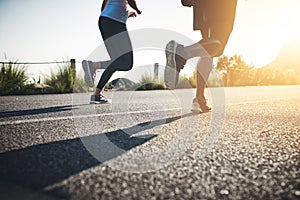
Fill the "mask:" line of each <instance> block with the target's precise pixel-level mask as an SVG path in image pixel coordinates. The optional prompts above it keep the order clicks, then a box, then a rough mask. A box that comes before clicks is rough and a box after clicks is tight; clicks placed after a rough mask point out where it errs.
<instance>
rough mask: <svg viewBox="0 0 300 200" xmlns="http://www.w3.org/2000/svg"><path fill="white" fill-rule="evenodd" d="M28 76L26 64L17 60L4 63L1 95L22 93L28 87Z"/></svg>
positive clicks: (1, 74)
mask: <svg viewBox="0 0 300 200" xmlns="http://www.w3.org/2000/svg"><path fill="white" fill-rule="evenodd" d="M27 81H28V76H27V75H26V66H25V65H22V66H21V65H19V64H17V63H16V62H9V63H8V64H2V66H1V69H0V95H12V94H22V93H24V89H25V87H26V82H27Z"/></svg>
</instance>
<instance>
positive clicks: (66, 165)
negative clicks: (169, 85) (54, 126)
mask: <svg viewBox="0 0 300 200" xmlns="http://www.w3.org/2000/svg"><path fill="white" fill-rule="evenodd" d="M191 115H194V114H193V113H189V114H186V115H181V116H176V117H171V118H165V119H160V120H155V121H149V122H145V123H140V124H137V125H135V126H132V127H129V128H127V129H123V130H120V129H119V130H116V131H111V132H106V133H101V134H96V135H91V136H87V137H83V138H75V139H69V140H63V141H57V142H50V143H46V144H39V145H35V146H30V147H26V148H24V149H19V150H13V151H9V152H4V153H1V154H0V177H1V179H2V181H8V182H11V183H14V184H17V185H21V186H24V187H30V188H33V189H43V188H44V187H46V186H49V185H52V184H54V183H57V182H60V181H62V180H64V179H66V178H68V177H70V176H72V175H74V174H77V173H79V172H81V171H83V170H86V169H88V168H91V167H93V166H96V165H99V164H101V162H100V161H99V160H97V159H96V158H94V157H93V156H92V155H91V154H90V152H89V151H88V150H87V149H86V148H85V146H84V144H83V143H82V140H89V139H90V140H93V141H96V140H99V141H101V140H104V139H109V141H111V142H112V143H113V144H114V145H115V146H117V147H118V148H121V149H123V150H124V151H119V152H118V154H111V155H110V156H108V157H107V159H106V160H102V162H104V161H108V160H110V159H113V158H115V157H117V156H120V155H121V154H122V153H125V152H126V151H128V150H130V149H132V148H135V147H137V146H139V145H142V144H144V143H145V142H148V141H149V140H151V139H153V138H154V137H155V136H156V135H150V136H147V137H134V136H132V135H133V134H136V133H138V132H141V131H143V130H147V129H151V128H153V127H155V126H158V125H163V124H166V123H170V122H173V121H175V120H178V119H181V118H183V117H187V116H191Z"/></svg>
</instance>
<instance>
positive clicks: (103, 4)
mask: <svg viewBox="0 0 300 200" xmlns="http://www.w3.org/2000/svg"><path fill="white" fill-rule="evenodd" d="M106 4H107V0H103V3H102V7H101V12H102V11H103V10H104V8H105V6H106Z"/></svg>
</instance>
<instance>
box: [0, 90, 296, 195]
mask: <svg viewBox="0 0 300 200" xmlns="http://www.w3.org/2000/svg"><path fill="white" fill-rule="evenodd" d="M194 92H195V91H194V90H192V89H190V90H175V91H145V92H142V91H140V92H107V93H106V95H107V96H108V97H110V98H111V99H112V104H105V105H89V104H88V102H89V94H64V95H40V96H6V97H0V177H1V179H0V199H1V200H2V199H300V172H299V171H300V170H299V167H300V86H277V87H240V88H225V89H224V90H223V89H222V88H221V89H211V90H208V91H207V96H208V99H209V104H211V105H212V107H213V111H212V112H210V113H202V114H199V113H191V112H190V107H191V101H192V98H193V96H194Z"/></svg>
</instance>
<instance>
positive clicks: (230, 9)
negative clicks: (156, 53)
mask: <svg viewBox="0 0 300 200" xmlns="http://www.w3.org/2000/svg"><path fill="white" fill-rule="evenodd" d="M181 3H182V5H183V6H187V7H193V12H194V30H200V32H201V35H202V39H201V40H200V41H199V42H198V43H196V44H193V45H190V46H186V47H184V46H183V45H182V44H178V43H177V42H175V41H174V40H172V41H170V42H169V43H168V44H167V46H166V59H167V66H166V68H165V84H166V86H167V87H168V88H169V89H174V88H175V87H176V85H177V82H178V77H179V72H180V70H181V69H183V67H184V65H185V64H186V61H187V60H188V59H190V58H193V57H200V59H199V62H198V64H197V90H196V97H195V98H194V100H193V104H192V105H193V106H192V110H193V111H200V112H208V111H210V110H211V108H210V107H208V106H207V102H206V99H205V96H204V89H205V87H206V81H207V79H208V77H209V74H210V72H211V70H212V64H213V62H212V61H213V58H214V57H219V56H221V55H222V54H223V51H224V48H225V46H226V44H227V41H228V39H229V36H230V34H231V32H232V29H233V24H234V19H235V12H236V5H237V0H181Z"/></svg>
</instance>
